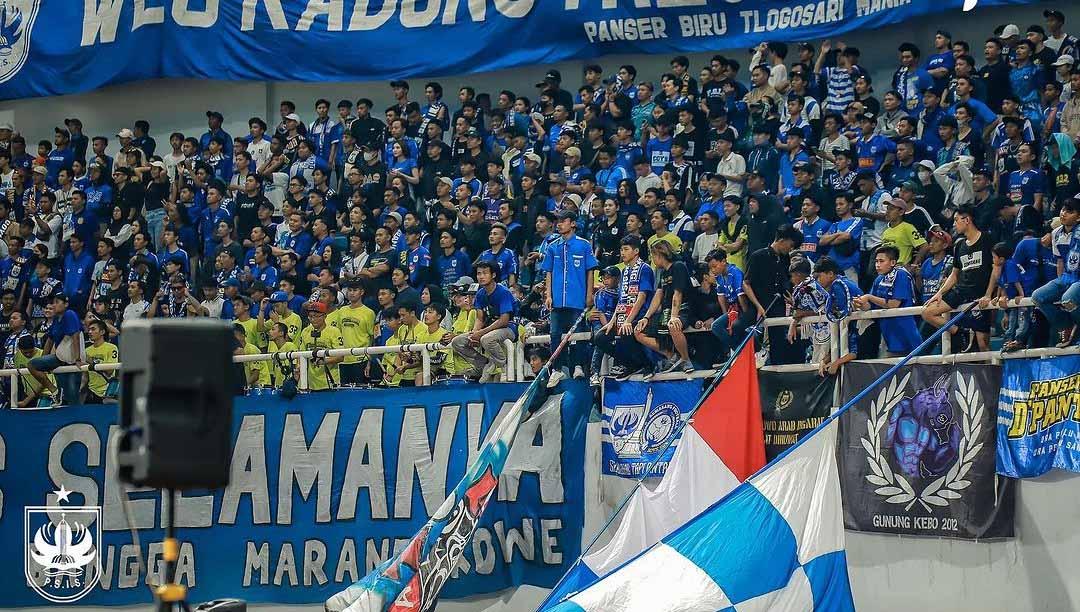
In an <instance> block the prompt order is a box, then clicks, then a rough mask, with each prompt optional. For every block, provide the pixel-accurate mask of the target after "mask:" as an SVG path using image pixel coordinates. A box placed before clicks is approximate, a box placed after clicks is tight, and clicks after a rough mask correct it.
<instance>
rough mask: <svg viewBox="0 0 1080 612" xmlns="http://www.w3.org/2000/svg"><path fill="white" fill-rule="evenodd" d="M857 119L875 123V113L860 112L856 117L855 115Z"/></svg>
mask: <svg viewBox="0 0 1080 612" xmlns="http://www.w3.org/2000/svg"><path fill="white" fill-rule="evenodd" d="M855 119H856V120H857V121H869V122H870V123H877V115H875V114H874V113H861V114H860V115H859V116H858V117H855Z"/></svg>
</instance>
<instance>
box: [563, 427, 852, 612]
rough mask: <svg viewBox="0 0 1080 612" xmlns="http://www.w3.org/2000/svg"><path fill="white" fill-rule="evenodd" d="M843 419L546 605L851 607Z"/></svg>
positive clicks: (633, 610) (638, 609) (641, 609)
mask: <svg viewBox="0 0 1080 612" xmlns="http://www.w3.org/2000/svg"><path fill="white" fill-rule="evenodd" d="M836 431H837V420H836V419H832V420H830V421H828V422H827V423H826V424H825V425H823V426H822V427H821V428H820V429H819V430H818V431H817V432H815V433H814V434H811V435H810V436H808V437H807V438H805V439H803V440H802V441H800V442H799V444H797V445H796V446H794V447H792V448H791V449H790V450H789V451H788V452H787V453H786V454H784V455H781V456H780V457H779V458H777V460H776V461H774V462H773V463H772V464H770V465H769V466H766V468H765V469H764V470H762V471H761V472H759V473H758V474H756V475H754V476H753V477H751V478H750V479H749V480H747V481H746V482H744V483H743V484H741V485H739V486H738V487H737V488H735V490H734V491H732V492H731V494H729V495H728V496H727V497H725V498H724V499H722V500H720V501H719V502H717V503H716V504H715V505H713V506H712V507H711V508H709V509H708V510H706V511H705V512H703V513H701V514H699V515H698V516H697V517H696V518H694V519H692V520H691V521H690V522H688V523H686V524H685V525H683V526H682V527H680V528H679V529H678V530H676V531H675V532H673V533H672V534H671V535H669V536H667V537H665V538H664V539H662V540H661V541H660V542H659V543H657V544H655V545H653V546H652V547H650V548H649V549H647V550H646V551H644V552H643V553H641V554H640V555H638V556H637V557H635V558H633V559H631V560H630V561H629V562H627V563H626V564H624V565H623V566H622V567H620V568H619V569H617V570H615V571H614V572H612V573H610V574H608V575H607V576H604V577H603V578H600V579H599V580H598V581H596V582H594V583H592V584H591V585H589V586H586V587H584V588H582V589H580V590H578V592H577V593H576V594H574V595H572V596H570V597H569V598H567V599H564V600H563V601H562V602H561V603H558V604H557V605H554V606H553V607H551V608H546V609H547V610H554V611H557V612H655V611H656V610H664V611H666V612H696V611H712V610H719V611H721V612H736V611H737V612H744V611H749V610H769V611H771V612H776V611H781V612H786V611H792V612H794V611H796V610H798V611H804V610H813V611H822V612H825V611H828V612H846V611H849V610H851V611H854V609H855V607H854V604H853V602H852V598H851V587H850V584H849V582H848V574H847V558H846V556H845V552H844V522H843V516H842V507H841V503H840V484H839V479H838V474H837V467H836Z"/></svg>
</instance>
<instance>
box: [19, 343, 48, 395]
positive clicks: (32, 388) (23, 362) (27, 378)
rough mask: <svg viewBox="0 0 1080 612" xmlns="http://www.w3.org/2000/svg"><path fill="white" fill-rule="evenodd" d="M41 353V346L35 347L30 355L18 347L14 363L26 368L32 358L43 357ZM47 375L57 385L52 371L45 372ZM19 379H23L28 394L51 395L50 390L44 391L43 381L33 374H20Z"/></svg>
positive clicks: (24, 388)
mask: <svg viewBox="0 0 1080 612" xmlns="http://www.w3.org/2000/svg"><path fill="white" fill-rule="evenodd" d="M41 355H42V352H41V349H39V348H35V349H34V353H33V354H32V355H30V356H29V357H27V356H26V355H24V354H23V352H22V351H21V350H17V349H16V351H15V360H14V362H13V363H14V365H15V367H16V368H26V367H28V366H29V365H30V360H31V359H34V358H37V357H41ZM45 376H48V377H49V382H51V383H52V384H53V386H54V387H55V386H56V376H54V375H53V374H51V373H50V374H45ZM19 379H20V380H21V381H22V386H23V390H24V391H25V393H26V395H34V394H36V395H41V396H46V397H48V396H49V395H50V394H49V392H48V391H44V392H43V391H42V388H41V383H39V382H38V381H37V379H36V378H34V377H33V376H31V375H30V374H20V375H19ZM31 405H33V404H31Z"/></svg>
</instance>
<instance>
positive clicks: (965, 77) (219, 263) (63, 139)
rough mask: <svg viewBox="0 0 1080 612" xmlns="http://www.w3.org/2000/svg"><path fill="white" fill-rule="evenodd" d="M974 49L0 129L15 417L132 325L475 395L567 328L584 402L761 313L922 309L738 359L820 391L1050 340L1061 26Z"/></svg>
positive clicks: (77, 383) (767, 49) (786, 333)
mask: <svg viewBox="0 0 1080 612" xmlns="http://www.w3.org/2000/svg"><path fill="white" fill-rule="evenodd" d="M987 34H988V37H987V38H985V39H984V40H972V41H962V40H954V39H953V37H952V36H951V35H950V33H949V32H947V31H945V30H939V31H938V32H937V33H936V35H935V36H934V38H933V40H928V41H905V42H902V44H899V45H898V47H897V50H896V64H897V67H896V69H895V72H894V73H893V75H892V78H891V80H889V81H888V82H876V83H875V82H874V81H873V79H872V78H871V76H870V72H869V71H868V70H867V69H866V67H864V66H862V65H861V64H860V52H859V50H858V49H856V48H854V47H852V46H847V45H845V44H844V43H842V42H839V41H824V42H821V43H820V44H818V45H817V46H815V44H813V43H799V44H795V45H788V44H785V43H780V42H763V43H761V44H760V45H759V46H758V47H757V48H756V49H755V50H754V53H753V54H752V57H750V58H743V59H742V60H737V59H734V58H731V57H727V56H722V55H717V56H714V57H713V58H711V60H710V61H709V63H708V65H705V66H700V67H694V66H691V64H690V62H689V61H688V59H687V58H685V57H681V56H680V57H675V58H673V59H672V60H671V62H670V68H671V70H670V72H667V73H664V74H662V75H652V76H658V78H657V79H656V80H652V79H650V78H649V77H648V76H646V75H639V74H638V73H637V70H636V69H635V67H634V66H632V65H623V66H619V67H617V68H615V69H611V68H612V67H610V66H609V67H608V68H609V70H607V71H605V70H604V69H603V68H601V66H599V65H588V66H586V67H585V69H584V71H583V74H582V75H581V81H580V85H577V86H576V87H574V86H571V85H570V84H569V83H564V82H563V77H562V75H561V74H560V73H559V72H558V71H556V70H549V71H548V72H547V73H546V74H544V75H543V78H542V79H541V80H540V81H539V82H538V83H537V84H536V90H535V91H531V92H520V91H519V92H511V91H507V90H503V91H498V92H489V93H478V92H476V91H475V90H474V89H473V88H472V87H469V86H463V87H461V88H460V89H458V91H457V95H456V100H454V101H451V100H449V99H446V98H444V90H443V87H442V85H441V84H440V83H438V82H429V83H426V84H425V85H424V86H423V88H422V91H420V92H417V91H415V90H413V89H412V88H411V87H410V84H409V83H408V82H406V81H394V82H392V83H390V87H391V89H392V92H393V97H394V102H393V104H391V105H390V106H389V107H387V108H383V109H376V108H373V107H374V104H373V103H372V101H370V100H368V99H360V100H357V101H355V103H354V102H353V101H351V100H341V101H340V102H338V103H337V104H336V106H335V105H334V104H333V103H331V102H330V101H329V100H325V99H320V100H317V101H316V102H315V103H314V105H313V107H307V108H298V107H297V105H296V104H295V103H293V102H291V101H283V102H281V105H280V117H278V118H275V119H273V120H271V121H270V122H267V121H266V120H264V119H262V118H259V117H252V118H251V119H250V120H249V121H248V128H249V131H248V133H246V134H234V135H230V134H228V133H226V132H225V131H224V130H223V129H222V123H223V121H224V117H223V116H222V114H221V113H219V112H217V111H213V110H211V111H207V113H206V118H207V124H208V126H207V128H208V129H207V130H206V131H205V132H204V133H201V134H180V133H173V134H170V135H169V137H168V142H167V143H161V144H160V145H159V144H158V143H157V141H156V140H155V138H154V137H153V136H152V135H151V126H150V125H149V123H148V122H146V121H144V120H138V121H134V123H133V124H132V125H131V126H130V127H123V128H121V129H119V131H118V132H116V133H115V135H112V133H110V134H109V135H108V136H104V135H94V136H88V135H87V133H86V132H84V127H83V125H82V122H81V121H80V120H79V119H77V118H67V119H64V121H63V123H62V125H60V126H58V127H56V129H55V133H54V134H53V138H51V139H48V140H41V141H39V142H35V141H33V140H31V141H30V144H32V145H33V147H34V148H32V149H31V148H29V147H28V142H27V140H26V137H25V136H24V135H21V134H20V133H19V132H18V130H17V129H16V126H12V125H0V194H2V197H0V235H2V236H3V244H2V246H0V254H2V255H3V258H2V259H0V282H2V283H3V287H2V295H0V321H2V323H3V325H2V330H0V332H2V335H3V337H4V338H6V340H5V343H4V359H5V367H7V368H12V367H29V369H30V373H29V374H27V375H24V376H23V377H22V382H21V384H20V389H19V393H18V397H19V403H20V404H21V405H24V406H28V405H33V404H35V403H38V402H41V401H54V402H55V401H61V400H62V401H64V402H66V403H71V402H72V401H74V400H73V398H79V397H80V396H81V397H82V399H83V401H91V402H93V401H108V399H109V398H110V396H111V395H112V394H114V393H115V384H114V383H115V380H114V377H113V376H111V375H110V374H109V373H105V372H94V371H91V372H89V373H85V374H56V375H53V374H50V373H49V372H50V371H51V370H53V369H55V368H56V367H57V366H60V365H65V364H82V363H95V364H96V363H108V362H115V361H116V360H117V359H118V355H117V348H116V343H117V338H118V336H119V335H120V334H121V333H122V330H123V327H124V325H125V324H126V323H128V322H130V321H131V320H133V319H137V318H154V317H199V316H202V317H218V318H222V319H228V320H231V321H233V322H234V329H235V332H236V336H237V348H236V351H237V353H286V352H288V351H293V350H312V349H333V348H363V347H369V346H380V345H411V344H426V343H437V344H438V345H439V346H440V347H441V348H440V350H438V351H436V353H435V354H434V356H433V359H432V368H433V371H434V373H435V375H436V377H438V376H444V375H449V376H463V377H467V378H477V379H480V380H483V381H487V380H493V379H494V378H495V377H497V376H498V375H499V373H500V371H501V370H503V369H504V368H505V367H506V366H505V362H506V358H507V355H506V350H507V349H506V346H507V341H508V340H509V341H511V342H513V341H517V340H519V339H520V338H522V337H523V336H524V335H527V334H530V335H531V334H544V333H550V334H551V336H552V342H553V345H554V343H557V342H558V341H559V339H560V338H561V337H562V335H563V334H565V333H568V332H570V331H573V330H576V331H583V330H591V331H592V332H593V342H591V343H588V342H583V343H577V344H576V345H574V346H573V347H572V348H571V349H570V350H568V351H567V352H566V353H565V355H562V356H560V359H559V362H558V365H559V366H560V367H561V368H565V369H566V371H567V373H568V374H573V375H579V376H592V377H596V376H599V375H600V374H601V372H602V370H603V371H606V366H603V365H602V364H603V363H604V356H605V355H610V356H611V358H612V359H611V364H612V367H611V370H610V372H611V374H613V375H616V376H627V375H630V374H634V373H651V372H657V371H677V370H687V371H689V370H691V369H694V368H702V367H709V366H710V365H712V364H715V363H719V362H720V361H722V360H723V359H724V358H725V357H726V356H727V352H728V351H729V350H730V349H731V348H732V345H733V344H735V343H737V342H738V341H739V340H740V339H741V338H742V337H743V336H744V334H745V333H746V330H747V329H748V328H749V327H750V326H751V325H752V324H753V323H754V321H755V320H756V319H757V318H758V317H759V316H762V315H767V316H783V315H785V314H792V315H794V316H795V318H796V319H797V320H798V319H803V318H805V317H807V316H810V315H826V316H827V318H828V319H830V320H833V321H836V320H838V319H840V318H843V317H845V316H847V315H848V313H850V312H852V311H853V310H856V309H875V308H878V309H880V308H896V307H907V306H916V305H922V306H923V307H924V308H923V310H922V314H921V316H919V315H912V316H907V317H899V318H890V319H884V320H880V321H879V322H877V323H874V324H872V325H870V326H869V327H864V326H861V325H858V326H857V325H851V326H850V329H851V334H850V335H851V337H850V338H849V339H848V342H847V346H849V347H850V352H849V353H848V354H845V355H836V354H832V353H833V351H832V350H831V348H830V347H831V343H830V342H829V341H828V333H829V327H828V324H827V323H805V322H801V321H799V322H797V323H796V324H793V325H792V326H791V327H790V328H788V329H784V328H782V327H776V328H770V329H769V332H768V334H766V337H767V338H766V339H763V340H765V341H764V342H763V344H764V345H765V346H766V347H767V354H768V359H769V361H770V362H771V363H774V364H785V363H801V362H806V361H807V360H810V361H812V362H813V363H816V364H819V366H820V368H821V370H822V371H823V372H824V371H832V372H835V371H836V369H837V368H839V367H840V365H842V364H843V363H844V362H846V361H848V360H850V359H852V358H855V357H856V356H857V355H859V356H866V357H872V356H878V355H881V354H882V352H883V351H884V352H887V353H889V354H896V355H902V354H906V353H908V352H910V351H911V350H912V349H913V348H914V347H915V346H916V345H918V344H919V343H920V342H921V341H922V339H923V338H924V337H926V336H927V335H928V334H929V333H930V332H932V330H933V329H935V328H936V327H940V326H942V325H944V324H945V323H946V321H947V320H948V318H949V316H950V314H949V313H950V312H951V311H953V310H954V309H955V308H957V307H958V306H960V305H961V304H964V303H968V302H972V301H976V302H979V305H980V306H981V307H982V308H979V309H976V310H974V311H972V312H971V314H970V315H969V316H967V317H966V318H965V320H964V321H963V322H962V323H961V325H960V326H959V328H958V329H957V330H955V331H956V332H957V333H958V334H959V336H960V342H959V348H960V349H962V350H967V349H971V350H989V348H990V338H991V336H992V335H993V333H994V332H995V330H1000V331H1001V333H1002V335H1003V341H1004V345H1003V347H1002V350H1006V351H1011V350H1016V349H1019V348H1024V347H1037V346H1048V345H1054V344H1057V345H1060V346H1070V345H1072V344H1073V341H1074V337H1075V338H1077V339H1080V334H1075V333H1074V331H1075V325H1076V324H1077V322H1080V310H1078V309H1076V305H1077V304H1078V303H1080V276H1078V273H1080V228H1077V220H1078V217H1080V213H1078V209H1080V200H1078V199H1077V198H1076V197H1075V196H1076V194H1077V192H1078V191H1080V156H1077V154H1076V151H1077V146H1078V143H1080V93H1077V92H1080V69H1078V68H1077V66H1076V61H1077V58H1078V52H1080V43H1078V41H1077V38H1076V37H1074V36H1071V35H1069V34H1067V33H1066V31H1065V16H1064V15H1063V14H1062V13H1061V12H1059V11H1056V10H1047V11H1044V12H1043V21H1042V22H1041V23H1039V24H1034V25H1031V26H1029V27H1027V29H1026V31H1022V30H1021V29H1020V28H1019V27H1018V26H1017V25H1015V24H1006V25H1003V26H1001V27H999V28H997V29H996V30H995V31H994V32H992V33H987ZM895 42H898V41H894V44H895ZM976 55H981V56H982V57H981V58H980V59H976V58H975V56H976ZM882 68H885V67H883V66H875V67H874V69H875V70H880V69H882ZM568 86H569V87H570V89H567V87H568ZM301 114H306V115H307V117H302V116H301ZM100 127H104V126H100ZM95 128H96V129H95V131H94V132H93V133H94V134H100V133H101V132H102V130H101V129H100V128H99V126H95ZM110 152H111V153H112V154H110ZM1025 297H1030V298H1033V299H1034V302H1035V304H1036V308H1034V309H1031V308H1026V309H1012V310H1008V311H1002V310H995V309H988V308H987V307H988V306H990V305H991V303H992V302H993V303H1004V301H1005V300H1017V299H1022V298H1025ZM582 315H584V318H583V319H581V317H582ZM576 323H577V324H578V327H576V328H575V327H574V325H575V324H576ZM691 332H694V333H691ZM547 350H549V349H548V347H538V348H536V349H535V350H533V351H530V354H529V359H530V361H531V362H532V363H533V364H534V366H535V364H538V363H542V362H543V361H544V360H545V359H546V356H547V352H546V351H547ZM420 369H421V356H420V354H419V353H415V352H398V353H388V354H385V355H380V356H373V357H370V358H369V357H368V356H367V355H351V356H344V357H333V356H326V357H319V358H317V359H315V360H314V361H313V362H311V365H310V367H309V368H308V383H309V388H310V389H312V390H321V389H328V388H333V387H335V386H338V385H343V384H344V385H360V384H374V385H389V386H406V385H415V384H420V383H421V382H422V381H421V378H422V377H421V373H420ZM243 378H244V381H245V384H246V385H247V386H249V387H272V386H276V387H281V386H283V385H284V386H294V385H295V380H296V379H297V368H296V364H295V362H294V360H292V359H289V358H286V357H284V356H282V355H278V356H277V357H275V358H274V359H273V360H272V361H264V362H250V363H247V364H246V365H244V366H243ZM58 389H59V390H61V391H62V392H63V395H62V396H61V397H57V395H56V393H57V390H58ZM6 397H7V393H5V398H6Z"/></svg>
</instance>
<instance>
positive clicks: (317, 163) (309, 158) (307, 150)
mask: <svg viewBox="0 0 1080 612" xmlns="http://www.w3.org/2000/svg"><path fill="white" fill-rule="evenodd" d="M316 168H318V169H320V170H322V171H323V172H325V173H326V174H330V166H329V164H327V163H326V161H325V160H323V159H322V158H321V157H318V156H316V155H315V148H314V146H313V145H312V144H311V142H310V141H308V140H302V141H300V144H299V145H297V147H296V161H294V162H293V163H292V164H291V165H290V166H289V176H290V177H299V176H302V177H304V180H306V181H307V182H308V184H309V185H310V184H313V183H314V182H315V169H316Z"/></svg>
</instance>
